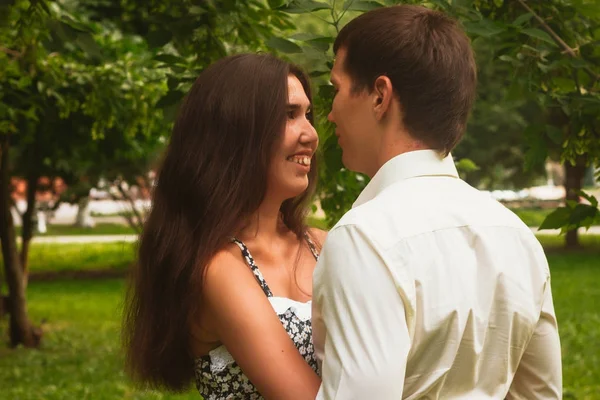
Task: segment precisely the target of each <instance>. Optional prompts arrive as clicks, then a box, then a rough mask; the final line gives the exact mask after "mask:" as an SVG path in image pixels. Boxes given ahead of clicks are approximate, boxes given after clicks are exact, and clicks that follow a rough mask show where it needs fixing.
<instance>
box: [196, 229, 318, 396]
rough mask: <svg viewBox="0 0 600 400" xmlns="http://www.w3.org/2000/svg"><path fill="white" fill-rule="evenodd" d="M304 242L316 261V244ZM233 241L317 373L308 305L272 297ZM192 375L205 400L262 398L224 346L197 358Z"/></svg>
mask: <svg viewBox="0 0 600 400" xmlns="http://www.w3.org/2000/svg"><path fill="white" fill-rule="evenodd" d="M305 238H306V241H307V244H308V247H309V248H310V251H311V252H312V254H313V256H314V257H315V259H316V260H317V261H318V259H319V254H318V253H317V249H316V246H315V244H314V243H313V241H312V240H311V239H310V237H308V235H305ZM232 241H233V242H234V243H235V244H237V246H238V247H239V248H240V250H241V251H242V255H243V257H244V259H245V261H246V263H247V264H248V266H249V267H250V269H251V270H252V273H253V274H254V277H255V278H256V280H257V282H258V284H259V285H260V287H261V288H262V290H263V292H264V293H265V295H266V296H267V297H268V298H269V302H270V303H271V305H272V306H273V309H274V310H275V312H276V313H277V315H278V317H279V320H280V321H281V324H282V325H283V327H284V328H285V330H286V332H287V333H288V335H289V336H290V338H291V339H292V341H293V342H294V345H295V346H296V348H297V349H298V351H299V352H300V354H301V355H302V357H303V358H304V359H305V360H306V362H307V363H308V365H310V367H311V368H312V369H313V370H314V371H315V372H317V373H319V371H318V366H317V360H316V357H315V350H314V347H313V342H312V324H311V319H310V317H311V302H310V301H309V302H306V303H301V302H298V301H295V300H292V299H288V298H283V297H274V296H273V293H272V292H271V289H270V288H269V285H267V282H266V281H265V279H264V277H263V275H262V273H261V272H260V270H259V269H258V266H257V265H256V263H255V262H254V259H253V258H252V255H251V254H250V251H249V250H248V248H247V247H246V245H245V244H244V243H243V242H242V241H240V240H238V239H235V238H234V239H232ZM194 373H195V377H196V388H197V389H198V391H199V392H200V394H201V395H202V397H204V399H205V400H224V399H244V400H246V399H247V400H259V399H262V398H263V397H262V396H261V395H260V393H258V391H257V390H256V387H255V386H254V385H253V384H252V382H250V380H249V379H248V377H247V376H246V375H245V374H244V373H243V372H242V370H241V368H240V367H239V365H238V364H237V363H236V362H235V360H234V359H233V357H232V356H231V354H230V353H229V351H227V349H226V348H225V346H219V347H217V348H216V349H214V350H212V351H210V352H209V354H208V355H205V356H203V357H199V358H197V359H196V360H195V363H194Z"/></svg>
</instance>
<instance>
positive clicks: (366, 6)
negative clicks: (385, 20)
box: [343, 0, 384, 11]
mask: <svg viewBox="0 0 600 400" xmlns="http://www.w3.org/2000/svg"><path fill="white" fill-rule="evenodd" d="M381 7H384V5H383V4H381V3H378V2H376V1H369V0H366V1H365V0H346V2H345V3H344V6H343V9H344V10H348V11H370V10H374V9H376V8H381Z"/></svg>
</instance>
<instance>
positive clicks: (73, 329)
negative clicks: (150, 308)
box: [0, 279, 199, 400]
mask: <svg viewBox="0 0 600 400" xmlns="http://www.w3.org/2000/svg"><path fill="white" fill-rule="evenodd" d="M123 286H124V285H123V280H121V279H108V280H92V281H65V280H62V281H55V282H32V283H31V284H30V286H29V289H28V296H29V298H28V300H29V313H30V317H31V319H32V320H33V321H35V322H36V323H39V322H40V321H42V320H45V321H46V322H45V323H44V325H43V326H44V330H45V332H46V333H45V335H44V338H43V347H42V349H41V350H39V351H30V350H25V349H17V350H8V349H6V348H4V346H2V347H0V399H6V400H8V399H11V400H12V399H19V400H29V399H31V400H33V399H40V400H41V399H43V400H65V399H69V400H70V399H73V400H75V399H77V400H80V399H81V400H83V399H107V400H108V399H110V400H113V399H173V400H175V399H180V400H183V399H198V398H199V395H198V394H197V393H194V392H193V391H192V392H190V393H189V394H188V395H179V396H176V395H165V394H161V393H155V392H144V391H139V390H135V389H134V388H133V387H132V386H131V385H130V384H129V383H128V382H127V379H126V377H125V375H124V373H123V372H122V368H121V365H122V358H121V352H120V347H119V346H120V345H119V335H120V333H119V325H120V324H119V319H120V313H121V311H120V310H121V301H122V293H123ZM0 329H1V330H2V332H3V333H4V332H6V321H3V322H2V323H0Z"/></svg>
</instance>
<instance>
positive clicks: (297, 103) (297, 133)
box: [268, 75, 319, 199]
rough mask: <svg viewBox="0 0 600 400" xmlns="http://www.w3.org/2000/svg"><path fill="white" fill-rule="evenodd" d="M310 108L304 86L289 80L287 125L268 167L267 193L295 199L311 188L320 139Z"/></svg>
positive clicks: (294, 79) (294, 78)
mask: <svg viewBox="0 0 600 400" xmlns="http://www.w3.org/2000/svg"><path fill="white" fill-rule="evenodd" d="M310 107H311V104H310V102H309V100H308V97H307V96H306V93H305V92H304V88H303V87H302V84H301V83H300V81H299V80H298V78H296V77H295V76H294V75H289V76H288V102H287V105H286V111H287V122H286V125H285V131H284V133H283V135H282V137H281V139H280V140H279V141H278V145H277V147H276V149H275V154H274V156H273V160H272V161H271V165H270V167H269V181H268V191H269V192H270V195H276V196H277V197H281V198H283V199H289V198H292V197H296V196H298V195H299V194H301V193H302V192H304V191H305V190H306V188H307V187H308V173H309V171H310V169H311V168H312V167H311V161H312V158H313V155H314V153H315V151H316V150H317V146H318V144H319V137H318V136H317V132H316V131H315V128H314V127H313V126H312V124H311V123H310V121H309V120H308V118H307V116H308V114H309V113H310V112H311V109H310Z"/></svg>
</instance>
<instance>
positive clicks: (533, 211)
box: [511, 208, 600, 226]
mask: <svg viewBox="0 0 600 400" xmlns="http://www.w3.org/2000/svg"><path fill="white" fill-rule="evenodd" d="M511 211H512V212H514V213H515V214H517V216H519V218H521V220H522V221H523V222H525V224H527V226H540V225H542V222H544V219H546V217H547V216H548V215H549V214H550V213H551V212H552V211H554V209H553V208H512V209H511ZM594 225H600V219H599V220H597V221H596V223H595V224H594Z"/></svg>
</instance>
